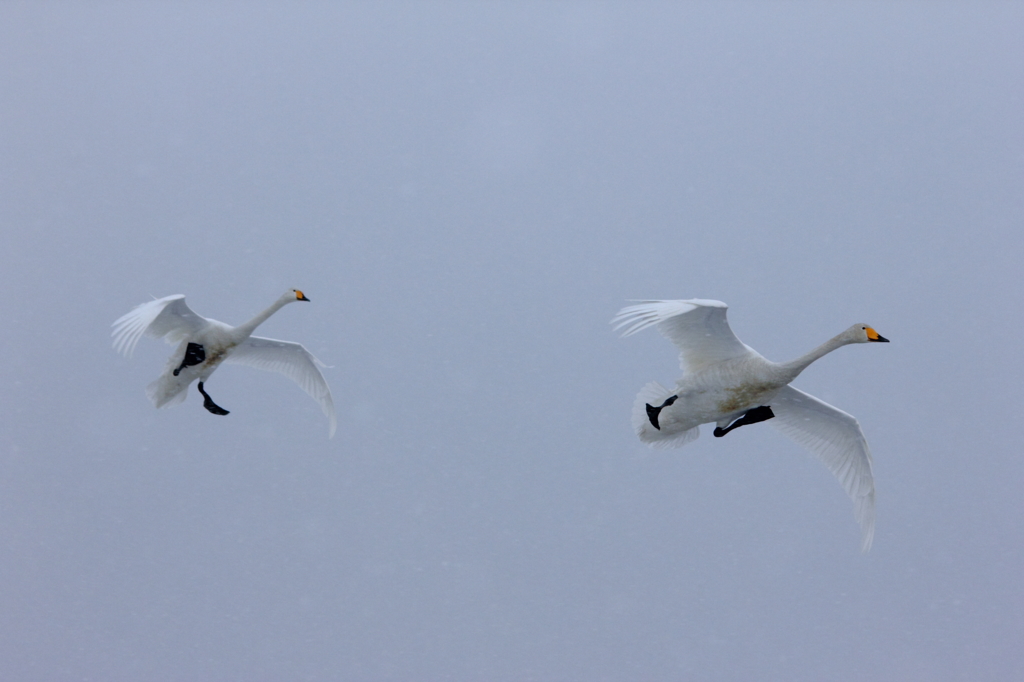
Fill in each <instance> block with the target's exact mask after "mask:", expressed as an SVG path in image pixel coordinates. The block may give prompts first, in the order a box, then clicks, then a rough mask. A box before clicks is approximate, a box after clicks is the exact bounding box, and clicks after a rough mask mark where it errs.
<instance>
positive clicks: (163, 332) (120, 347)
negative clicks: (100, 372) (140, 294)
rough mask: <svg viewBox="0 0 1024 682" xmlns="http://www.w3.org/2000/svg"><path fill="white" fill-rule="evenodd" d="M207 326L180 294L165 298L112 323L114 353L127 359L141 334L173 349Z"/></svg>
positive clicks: (140, 306) (141, 307) (142, 306)
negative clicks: (160, 340) (161, 339)
mask: <svg viewBox="0 0 1024 682" xmlns="http://www.w3.org/2000/svg"><path fill="white" fill-rule="evenodd" d="M208 324H209V322H208V321H207V320H206V318H204V317H201V316H199V315H196V314H195V313H194V312H192V309H191V308H189V307H188V306H187V305H186V304H185V296H184V295H183V294H175V295H173V296H165V297H163V298H158V299H156V300H154V301H149V302H148V303H143V304H141V305H138V306H135V307H134V308H133V309H132V310H131V311H130V312H128V313H126V314H124V315H122V316H121V317H119V318H117V320H116V321H115V322H114V324H113V327H114V330H113V331H112V332H111V336H112V337H114V349H115V350H116V351H117V352H118V353H123V354H124V355H126V356H128V357H131V356H132V353H133V352H134V351H135V344H137V343H138V342H139V339H140V338H141V337H142V335H143V334H145V335H146V336H149V337H152V338H155V339H159V338H165V339H166V341H167V343H170V344H172V345H177V344H179V343H181V342H182V341H183V340H185V339H186V338H188V337H191V336H193V335H194V334H196V333H197V332H198V331H200V330H201V329H203V328H204V327H205V326H206V325H208Z"/></svg>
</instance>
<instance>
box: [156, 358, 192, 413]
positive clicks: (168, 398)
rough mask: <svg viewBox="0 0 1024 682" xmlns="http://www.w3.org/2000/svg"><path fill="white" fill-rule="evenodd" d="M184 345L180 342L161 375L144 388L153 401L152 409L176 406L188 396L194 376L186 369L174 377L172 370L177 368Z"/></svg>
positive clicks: (188, 368)
mask: <svg viewBox="0 0 1024 682" xmlns="http://www.w3.org/2000/svg"><path fill="white" fill-rule="evenodd" d="M186 345H187V344H186V342H182V343H181V344H180V345H179V346H178V349H177V350H176V351H175V352H174V355H172V356H171V357H170V358H168V360H167V366H166V367H164V372H163V374H161V375H160V376H159V377H157V378H156V379H154V380H153V381H151V382H150V384H149V386H146V395H147V396H148V397H149V399H150V400H151V401H153V407H170V406H171V405H177V404H178V403H180V402H183V401H184V400H185V396H187V395H188V386H189V384H191V383H192V382H193V381H194V380H195V379H196V376H195V374H194V373H193V372H192V371H188V370H190V369H191V368H190V367H186V368H185V371H183V372H181V373H179V374H178V376H174V369H175V368H176V367H177V366H178V364H179V358H181V357H182V355H183V354H184V352H185V347H186Z"/></svg>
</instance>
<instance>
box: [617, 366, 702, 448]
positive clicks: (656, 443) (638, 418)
mask: <svg viewBox="0 0 1024 682" xmlns="http://www.w3.org/2000/svg"><path fill="white" fill-rule="evenodd" d="M673 395H675V392H674V391H670V390H669V389H667V388H665V387H664V386H662V385H661V384H659V383H658V382H657V381H652V382H651V383H649V384H647V385H646V386H644V387H643V388H642V389H640V392H639V393H637V394H636V401H634V403H633V430H634V431H636V435H637V437H638V438H639V439H640V440H642V441H643V442H645V443H647V444H648V445H650V446H651V447H655V448H681V447H682V446H684V445H686V444H687V443H689V442H690V441H692V440H696V439H697V437H698V436H699V435H700V427H698V426H694V427H693V428H691V429H684V430H682V431H680V430H679V429H678V427H676V428H673V423H672V422H673V420H671V419H669V420H660V419H659V420H658V425H659V426H660V427H661V428H655V426H654V423H653V421H652V420H653V419H657V418H658V415H659V411H658V410H657V407H658V406H659V405H662V404H664V403H665V401H666V400H667V399H669V398H671V397H672V396H673ZM648 405H651V406H652V408H654V409H648V407H647V406H648ZM663 422H664V423H663Z"/></svg>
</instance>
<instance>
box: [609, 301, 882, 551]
mask: <svg viewBox="0 0 1024 682" xmlns="http://www.w3.org/2000/svg"><path fill="white" fill-rule="evenodd" d="M726 309H727V306H726V305H725V304H724V303H722V302H721V301H710V300H704V299H690V300H685V301H644V302H642V303H639V304H638V305H633V306H629V307H626V308H623V309H622V310H620V311H619V314H618V315H616V316H615V318H614V319H613V320H612V323H613V324H615V328H616V329H623V328H624V331H623V336H629V335H630V334H635V333H636V332H638V331H640V330H642V329H646V328H647V327H650V326H655V325H656V326H657V327H658V330H659V331H660V332H661V333H662V334H664V335H665V336H666V337H667V338H668V339H669V340H671V341H672V342H673V343H675V344H676V346H678V348H679V350H680V356H679V357H680V364H681V366H682V369H683V377H682V378H681V379H679V380H678V381H677V382H676V387H675V389H673V390H669V389H666V388H664V387H663V386H661V385H660V384H658V383H657V382H651V383H649V384H647V385H646V386H645V387H644V388H643V389H641V390H640V393H639V394H638V395H637V397H636V402H635V404H634V406H633V428H634V429H635V430H636V434H637V436H639V437H640V440H642V441H643V442H645V443H648V444H650V445H652V446H654V447H681V446H683V445H685V444H686V443H689V442H690V441H692V440H695V439H696V438H697V437H698V436H699V435H700V429H699V425H700V424H709V423H715V424H716V425H717V427H716V428H715V435H716V436H724V435H725V434H727V433H728V432H729V431H731V430H732V429H734V428H736V427H738V426H743V425H745V424H753V423H757V422H760V421H769V423H770V424H772V425H773V426H775V427H776V428H777V429H778V430H779V431H781V432H782V433H784V434H785V435H787V436H789V437H790V438H792V439H793V440H795V441H796V442H797V443H799V444H800V445H802V446H804V447H806V448H807V449H809V450H810V451H811V452H813V453H814V454H815V455H816V456H817V457H818V458H820V459H821V460H822V461H823V462H824V463H825V465H826V466H827V467H828V468H829V470H830V471H831V472H832V473H833V474H834V475H835V476H836V478H838V479H839V482H840V484H842V486H843V488H844V489H845V490H846V492H847V494H848V495H849V496H850V498H851V499H852V500H853V503H854V515H855V517H856V519H857V522H858V523H859V524H860V526H861V531H862V542H861V548H862V549H863V550H864V551H867V550H868V549H870V547H871V541H872V539H873V537H874V530H875V484H874V478H873V476H872V473H871V451H870V449H869V448H868V444H867V441H866V440H865V439H864V433H863V432H862V431H861V428H860V424H858V423H857V420H856V419H854V418H853V417H852V416H850V415H849V414H847V413H846V412H843V411H842V410H840V409H837V408H835V407H832V406H831V405H829V404H827V403H825V402H822V401H821V400H818V399H817V398H814V397H813V396H810V395H808V394H806V393H804V392H803V391H800V390H797V389H795V388H793V387H792V386H790V385H789V383H790V382H791V381H793V380H794V379H796V377H797V376H799V374H800V373H801V372H802V371H803V370H804V369H806V368H807V367H808V366H809V365H810V364H811V363H812V362H814V361H815V360H817V359H819V358H821V357H822V356H824V355H825V354H827V353H830V352H832V351H833V350H835V349H836V348H839V347H841V346H845V345H847V344H851V343H867V342H869V341H887V339H885V338H882V337H881V336H879V335H878V333H877V332H876V331H875V330H874V329H872V328H871V327H870V326H869V325H866V324H855V325H853V326H852V327H850V328H849V329H847V330H846V331H844V332H843V333H842V334H839V335H838V336H835V337H833V338H831V339H829V340H828V341H826V342H825V343H823V344H822V345H820V346H818V347H817V348H815V349H814V350H812V351H810V352H809V353H807V354H805V355H803V356H801V357H799V358H797V359H796V360H793V361H792V362H784V363H776V362H771V361H770V360H767V359H765V358H764V357H762V356H761V355H760V354H759V353H758V352H757V351H755V350H754V349H752V348H750V347H749V346H747V345H746V344H744V343H743V342H741V341H740V340H739V339H738V338H736V335H735V334H733V333H732V330H731V329H730V328H729V323H728V321H727V320H726V317H725V311H726Z"/></svg>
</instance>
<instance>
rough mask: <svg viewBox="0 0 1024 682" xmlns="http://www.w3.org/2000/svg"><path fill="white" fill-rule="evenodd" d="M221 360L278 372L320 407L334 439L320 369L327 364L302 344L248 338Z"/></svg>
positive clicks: (329, 401)
mask: <svg viewBox="0 0 1024 682" xmlns="http://www.w3.org/2000/svg"><path fill="white" fill-rule="evenodd" d="M224 361H225V362H234V363H237V364H241V365H248V366H249V367H255V368H257V369H265V370H268V371H271V372H279V373H281V374H283V375H285V376H286V377H288V378H289V379H291V380H292V381H294V382H295V383H297V384H298V385H299V386H300V387H301V388H302V390H303V391H305V392H306V393H308V394H309V395H310V397H312V398H313V400H315V401H317V402H318V403H319V404H320V409H321V410H323V411H324V414H325V415H327V418H328V419H329V420H330V422H331V437H332V438H333V437H334V431H335V430H336V429H337V427H338V421H337V419H336V418H335V415H334V400H333V399H332V398H331V389H330V388H329V387H328V386H327V380H326V379H324V375H323V374H322V373H321V372H320V368H321V367H326V366H327V365H325V364H324V363H322V362H320V361H319V360H317V359H316V357H314V356H313V354H312V353H310V352H309V351H308V350H306V348H305V346H303V345H302V344H301V343H292V342H291V341H278V340H277V339H265V338H262V337H260V336H250V337H249V338H248V339H246V340H245V341H243V342H242V343H240V344H238V345H237V346H235V348H234V349H232V351H231V352H230V353H229V354H228V355H227V357H226V358H225V359H224Z"/></svg>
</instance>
